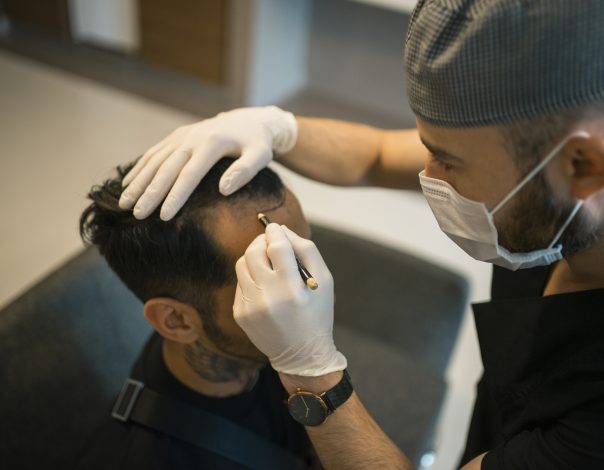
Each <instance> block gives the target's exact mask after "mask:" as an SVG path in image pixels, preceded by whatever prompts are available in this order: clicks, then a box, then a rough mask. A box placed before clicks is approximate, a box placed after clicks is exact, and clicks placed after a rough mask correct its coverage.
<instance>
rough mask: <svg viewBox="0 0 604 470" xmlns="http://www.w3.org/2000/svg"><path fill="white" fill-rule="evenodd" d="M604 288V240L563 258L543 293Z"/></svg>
mask: <svg viewBox="0 0 604 470" xmlns="http://www.w3.org/2000/svg"><path fill="white" fill-rule="evenodd" d="M593 289H604V241H602V242H599V243H597V244H595V245H594V246H592V247H591V248H588V249H587V250H584V251H581V252H579V253H575V254H574V255H572V256H569V257H568V258H565V259H563V260H561V261H560V262H559V263H558V264H557V265H556V266H555V267H554V269H553V270H552V275H551V277H550V279H549V281H548V283H547V286H546V288H545V291H544V293H543V295H554V294H565V293H569V292H578V291H584V290H593Z"/></svg>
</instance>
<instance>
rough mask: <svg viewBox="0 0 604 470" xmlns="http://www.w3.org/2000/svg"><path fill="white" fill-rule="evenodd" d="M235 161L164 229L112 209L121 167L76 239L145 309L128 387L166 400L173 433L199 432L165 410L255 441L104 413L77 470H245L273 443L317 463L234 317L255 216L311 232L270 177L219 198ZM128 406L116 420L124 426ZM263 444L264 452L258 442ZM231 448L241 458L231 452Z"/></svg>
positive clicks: (211, 176) (96, 195)
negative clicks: (168, 428) (145, 330)
mask: <svg viewBox="0 0 604 470" xmlns="http://www.w3.org/2000/svg"><path fill="white" fill-rule="evenodd" d="M231 162H232V159H228V158H225V159H223V160H221V161H220V162H218V163H217V164H216V165H215V166H214V168H212V170H211V171H210V172H209V173H208V175H207V176H206V177H205V178H204V179H203V180H202V181H201V183H200V184H199V185H198V186H197V188H196V190H195V191H194V193H193V195H192V196H191V197H190V198H189V200H188V202H187V203H186V204H185V206H184V207H183V208H182V209H181V210H180V212H179V213H178V214H177V215H176V217H174V218H173V219H172V220H170V221H169V222H164V221H162V220H160V218H159V211H157V213H156V214H154V215H153V216H151V217H149V218H146V219H144V220H137V219H136V218H134V217H133V216H132V212H131V211H127V210H122V209H120V208H119V206H118V201H119V197H120V194H121V191H122V178H123V176H124V175H125V174H126V173H127V171H128V169H127V168H126V169H119V176H118V177H117V178H115V179H111V180H108V181H106V182H105V183H104V184H103V185H102V186H95V187H93V188H92V190H91V192H90V193H89V195H88V197H89V198H90V199H91V200H92V204H90V206H89V207H88V208H86V210H85V211H84V213H83V214H82V216H81V220H80V232H81V235H82V237H83V239H84V240H85V241H87V242H89V243H92V244H94V245H96V246H97V247H98V249H99V251H100V253H101V254H102V255H103V256H104V257H105V259H106V260H107V262H108V263H109V265H110V266H111V268H112V269H113V271H115V273H116V274H117V275H118V276H119V277H120V279H121V280H122V281H123V282H124V283H125V284H126V286H128V288H129V289H130V290H131V291H132V292H133V293H134V294H136V296H137V297H138V298H139V299H140V300H141V301H142V302H143V303H144V307H143V314H144V316H145V318H146V319H147V321H148V322H149V324H150V325H151V326H152V327H153V329H154V330H155V332H154V334H153V335H152V336H151V338H150V339H149V341H148V342H147V344H146V345H145V347H144V349H143V351H142V353H141V355H140V357H139V358H138V360H137V361H136V363H135V365H134V367H133V369H132V372H131V378H132V379H135V380H136V381H140V382H142V383H143V384H144V390H150V391H152V392H153V393H156V394H158V395H160V396H161V397H164V398H163V399H165V398H166V397H167V399H168V400H171V401H168V402H166V401H165V400H164V402H163V404H162V406H164V407H165V406H166V403H168V405H167V406H168V411H169V413H168V414H169V415H170V416H173V417H175V418H174V419H175V420H176V421H175V422H176V424H175V426H176V427H177V428H178V429H177V430H176V431H177V432H176V434H179V433H181V432H185V431H183V430H185V429H186V427H187V426H188V425H189V424H192V425H193V426H199V425H200V424H199V423H186V422H184V421H186V420H187V417H186V416H185V417H184V418H183V417H182V414H183V413H182V410H181V414H180V415H178V414H177V413H176V411H175V410H174V415H172V410H171V409H170V403H177V404H178V407H180V406H181V405H183V404H184V406H185V410H191V409H195V410H201V412H204V411H205V412H207V413H210V414H211V416H214V417H218V419H219V420H220V419H225V420H226V421H228V423H230V424H231V425H234V426H236V428H237V430H240V429H242V428H243V429H244V430H245V431H244V433H245V432H246V431H247V432H251V433H253V434H254V436H255V437H257V438H258V439H259V441H254V440H251V441H249V442H247V441H246V439H245V434H243V435H241V434H239V433H238V431H237V432H232V431H233V430H232V428H229V427H226V428H222V427H221V429H213V428H212V426H216V423H215V422H214V421H211V420H210V422H209V425H208V426H206V428H209V433H210V434H212V435H211V436H207V435H204V434H207V433H204V432H200V431H198V430H197V431H196V430H195V429H193V433H195V432H197V433H198V434H199V435H198V436H195V435H194V436H188V440H187V436H185V438H184V439H183V438H182V436H179V435H176V436H175V435H173V434H172V433H170V432H165V430H157V429H154V426H146V425H141V424H139V423H137V422H133V421H132V420H127V421H121V420H118V419H115V418H111V417H109V416H108V418H107V423H106V424H105V425H104V426H103V427H102V428H101V429H99V430H97V431H96V433H95V434H94V435H93V436H92V437H91V439H89V441H88V445H87V446H86V448H85V449H83V450H82V452H81V455H80V458H79V459H78V460H79V461H78V467H79V468H86V469H94V468H103V469H107V468H116V469H117V468H145V469H159V468H165V469H177V468H191V469H196V470H199V469H206V468H207V469H221V470H226V469H241V468H248V467H246V466H245V465H244V462H246V458H247V457H246V456H245V452H246V451H241V449H240V446H244V447H245V446H246V445H247V446H248V447H250V446H252V447H253V448H252V449H248V450H249V451H251V452H255V453H263V452H264V453H270V452H269V451H267V450H266V449H269V450H270V448H271V445H273V447H274V449H275V450H277V451H280V452H281V453H282V454H283V451H284V450H285V451H287V452H288V453H289V455H288V457H289V456H290V455H294V456H296V457H297V458H299V459H300V460H302V462H304V465H302V468H304V467H305V466H307V468H316V466H317V465H318V463H317V461H316V459H315V457H314V456H313V455H314V453H313V451H312V448H311V446H310V443H309V440H308V438H307V436H306V434H305V432H304V430H303V428H302V427H301V426H300V425H298V424H297V423H296V422H295V421H294V420H293V419H292V418H291V417H290V416H289V414H288V411H287V408H286V406H285V405H284V399H286V393H285V390H284V389H283V388H282V385H281V383H280V381H279V379H278V376H277V373H276V372H275V371H274V370H273V369H272V368H271V367H267V364H268V361H267V358H266V357H265V356H264V355H263V354H262V353H261V352H260V351H259V350H257V349H256V347H255V346H254V345H253V344H252V343H251V342H250V341H249V339H248V338H247V336H246V335H245V333H244V332H243V331H242V330H241V329H240V328H239V326H238V325H237V324H236V323H235V320H234V319H233V310H232V306H233V300H234V297H235V289H236V285H237V278H236V275H235V262H236V260H237V259H238V258H239V257H240V256H241V255H243V253H244V251H245V249H246V248H247V246H248V245H249V244H250V242H251V241H252V240H253V239H254V238H255V237H256V236H257V235H259V234H260V233H262V231H263V227H262V226H261V225H260V224H259V223H258V219H257V214H258V212H264V213H266V214H267V215H268V216H269V217H270V218H271V221H273V222H277V223H280V224H285V225H287V226H288V227H289V228H291V229H292V230H293V231H295V232H297V233H298V234H299V235H300V236H302V237H305V238H308V237H309V235H310V228H309V226H308V223H307V222H306V220H305V218H304V215H303V213H302V210H301V208H300V205H299V203H298V201H297V199H296V198H295V196H294V195H293V194H292V193H291V191H289V190H288V189H287V188H286V187H284V185H283V183H282V182H281V180H280V179H279V177H278V176H277V175H276V174H275V173H274V172H273V171H271V170H270V169H264V170H262V171H260V173H258V175H257V176H256V177H255V178H254V179H253V180H252V181H251V182H250V183H249V184H248V185H246V186H245V187H244V188H242V189H240V190H239V191H238V192H236V193H235V194H233V195H231V196H229V197H224V196H222V195H221V194H220V193H219V192H218V181H219V179H220V177H221V175H222V173H223V172H224V170H225V169H226V168H227V167H228V165H229V164H230V163H231ZM108 328H111V326H110V325H108ZM134 391H138V387H137V386H133V387H129V389H128V392H129V393H130V392H134ZM128 402H129V401H128V400H125V401H124V403H123V406H122V410H121V411H120V412H119V413H121V414H122V416H121V417H122V418H123V417H124V415H123V413H124V409H123V408H124V407H125V406H127V404H128ZM187 407H188V408H187ZM191 407H192V408H191ZM153 413H154V412H151V414H153ZM155 414H158V413H155ZM159 414H161V412H160V413H159ZM185 414H186V413H185ZM164 419H165V417H164ZM179 420H180V421H179ZM190 420H198V421H199V417H194V416H191V418H190ZM168 421H169V420H168ZM173 421H174V420H173ZM201 421H203V420H201ZM222 422H224V421H222ZM173 424H174V423H173ZM201 425H203V423H202V424H201ZM197 429H198V428H197ZM185 434H186V432H185ZM216 436H222V437H220V438H217V437H216ZM242 436H243V437H242ZM212 439H214V440H217V439H218V440H219V441H220V439H224V440H231V439H232V441H233V443H236V445H234V447H233V446H232V443H230V442H218V447H221V448H222V451H220V450H217V447H216V446H215V445H214V444H212V445H209V446H208V445H206V444H204V442H205V443H207V442H211V441H212ZM198 441H200V442H202V443H201V444H199V443H198ZM267 441H268V442H269V443H270V444H269V445H268V447H265V446H263V445H258V442H264V443H266V442H267ZM238 446H239V447H238ZM230 448H232V449H233V450H232V453H233V454H237V455H227V454H228V453H229V449H230ZM225 449H226V452H225ZM278 453H279V452H277V454H278ZM262 458H266V455H264V456H263V457H262ZM269 460H270V461H271V462H274V468H283V467H282V465H283V461H280V462H281V463H280V464H278V463H277V462H278V461H279V459H278V458H277V455H276V454H275V456H274V459H273V458H271V457H270V456H269ZM238 462H239V463H238ZM271 465H273V464H271ZM267 468H270V467H267Z"/></svg>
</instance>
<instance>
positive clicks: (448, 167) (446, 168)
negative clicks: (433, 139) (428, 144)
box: [430, 152, 453, 171]
mask: <svg viewBox="0 0 604 470" xmlns="http://www.w3.org/2000/svg"><path fill="white" fill-rule="evenodd" d="M430 159H431V161H432V162H433V163H436V164H437V165H438V166H439V167H440V168H441V169H442V170H444V171H451V170H452V169H453V165H451V164H450V163H447V162H446V161H445V160H443V159H442V158H441V157H439V156H437V155H434V154H433V153H432V152H430Z"/></svg>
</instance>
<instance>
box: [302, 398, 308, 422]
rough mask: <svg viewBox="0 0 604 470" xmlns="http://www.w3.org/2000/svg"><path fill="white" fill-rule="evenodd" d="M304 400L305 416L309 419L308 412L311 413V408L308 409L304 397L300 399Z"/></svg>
mask: <svg viewBox="0 0 604 470" xmlns="http://www.w3.org/2000/svg"><path fill="white" fill-rule="evenodd" d="M300 398H302V403H304V406H305V408H306V415H305V416H304V417H305V418H308V412H309V411H310V408H309V407H308V405H307V404H306V401H305V400H304V397H300Z"/></svg>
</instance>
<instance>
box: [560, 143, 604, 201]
mask: <svg viewBox="0 0 604 470" xmlns="http://www.w3.org/2000/svg"><path fill="white" fill-rule="evenodd" d="M567 150H568V153H567V154H568V155H569V156H570V159H569V171H570V173H571V177H572V183H571V191H572V195H573V197H575V198H576V199H587V198H588V197H589V196H591V195H592V194H595V193H597V192H598V191H600V190H602V189H604V138H603V137H602V136H600V135H597V134H596V135H591V136H589V137H581V138H577V139H573V140H572V141H570V142H569V143H568V147H567Z"/></svg>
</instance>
